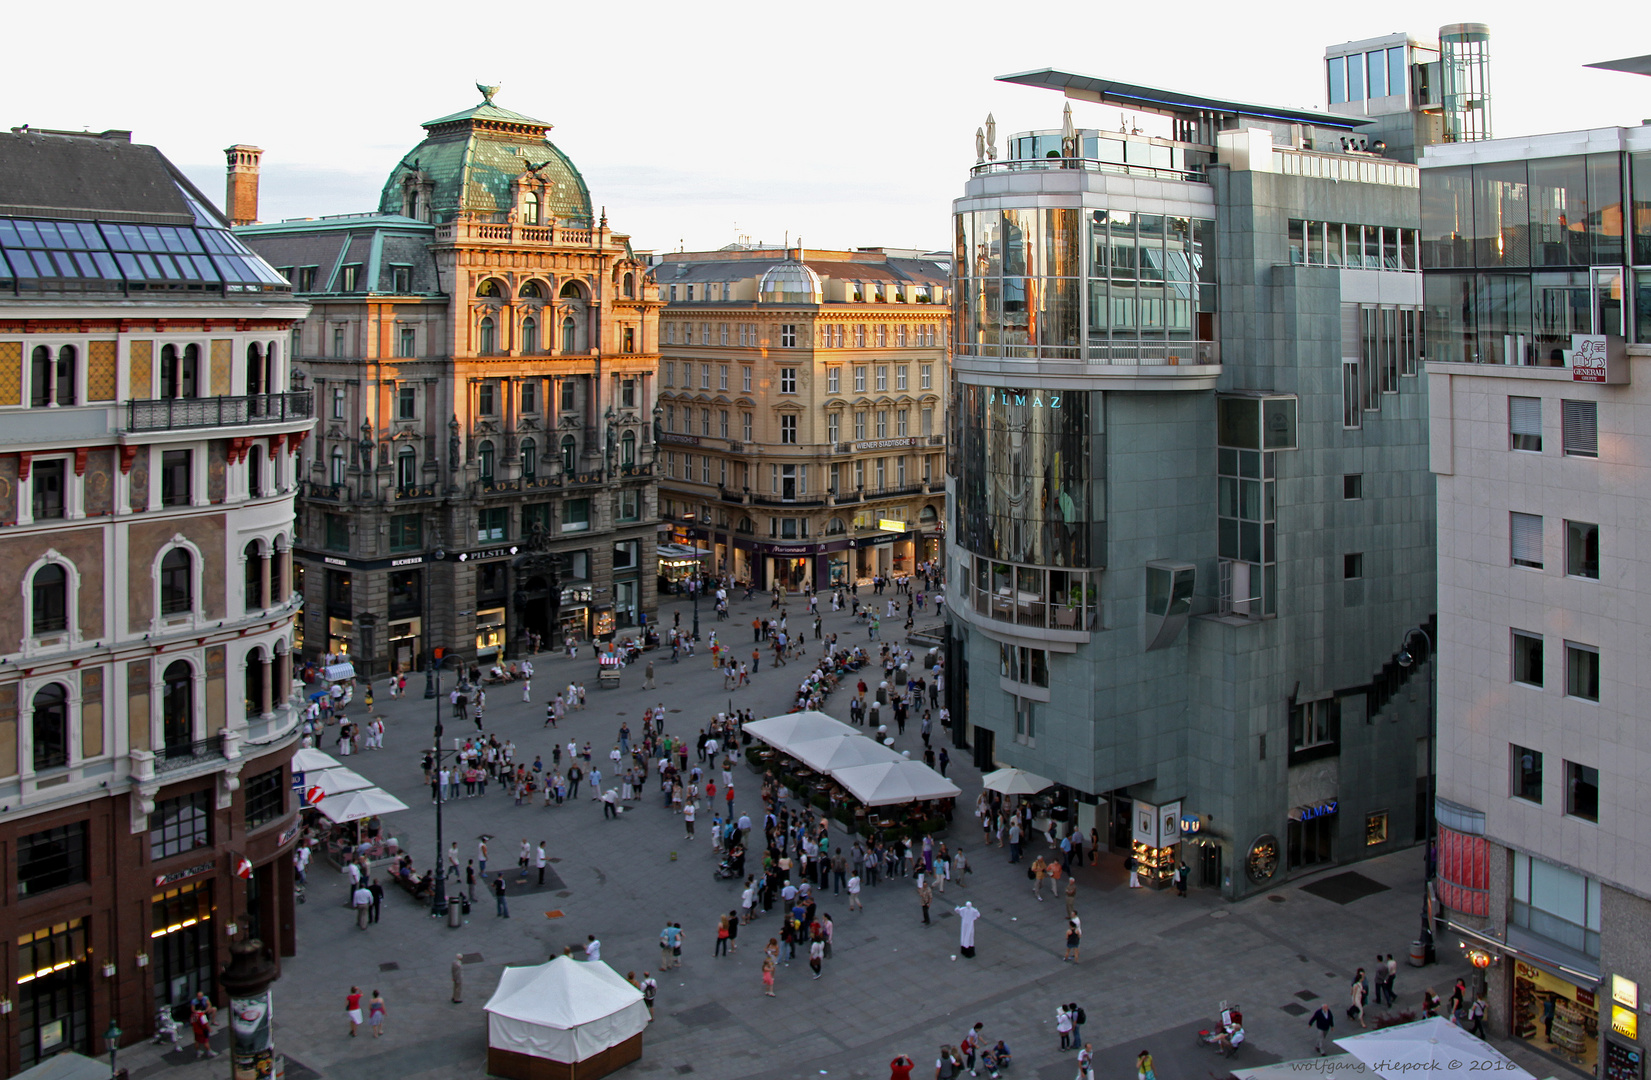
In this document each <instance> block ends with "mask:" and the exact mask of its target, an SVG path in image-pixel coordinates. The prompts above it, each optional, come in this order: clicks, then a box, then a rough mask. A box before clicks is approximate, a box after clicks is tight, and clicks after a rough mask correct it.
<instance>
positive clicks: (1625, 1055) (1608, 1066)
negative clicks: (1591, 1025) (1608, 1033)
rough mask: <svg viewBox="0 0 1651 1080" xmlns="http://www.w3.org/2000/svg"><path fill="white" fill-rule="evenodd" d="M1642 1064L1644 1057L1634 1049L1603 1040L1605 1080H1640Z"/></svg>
mask: <svg viewBox="0 0 1651 1080" xmlns="http://www.w3.org/2000/svg"><path fill="white" fill-rule="evenodd" d="M1644 1064H1645V1061H1644V1055H1642V1054H1641V1053H1640V1052H1639V1051H1638V1050H1636V1049H1635V1048H1633V1047H1631V1046H1623V1045H1622V1044H1621V1043H1619V1042H1617V1041H1616V1040H1615V1039H1606V1040H1605V1080H1640V1077H1642V1076H1644V1075H1645V1073H1644V1071H1643V1066H1644Z"/></svg>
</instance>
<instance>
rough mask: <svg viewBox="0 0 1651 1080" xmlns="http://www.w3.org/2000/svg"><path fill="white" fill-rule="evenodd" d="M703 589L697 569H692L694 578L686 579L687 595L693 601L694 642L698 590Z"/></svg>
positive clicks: (697, 618) (696, 635)
mask: <svg viewBox="0 0 1651 1080" xmlns="http://www.w3.org/2000/svg"><path fill="white" fill-rule="evenodd" d="M704 587H705V582H704V580H703V579H702V578H701V577H700V572H699V568H698V567H695V568H694V576H693V577H691V578H689V579H688V595H689V596H690V597H692V598H693V601H694V640H695V641H698V640H699V590H700V589H702V588H704Z"/></svg>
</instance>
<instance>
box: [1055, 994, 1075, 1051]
mask: <svg viewBox="0 0 1651 1080" xmlns="http://www.w3.org/2000/svg"><path fill="white" fill-rule="evenodd" d="M1055 1033H1056V1034H1058V1035H1059V1036H1060V1037H1061V1050H1062V1051H1063V1052H1064V1051H1066V1050H1070V1049H1072V1014H1071V1013H1070V1012H1068V1011H1067V1009H1066V1006H1065V1005H1056V1006H1055Z"/></svg>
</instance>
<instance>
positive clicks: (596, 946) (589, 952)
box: [585, 923, 682, 962]
mask: <svg viewBox="0 0 1651 1080" xmlns="http://www.w3.org/2000/svg"><path fill="white" fill-rule="evenodd" d="M673 925H675V926H676V929H677V941H678V942H680V941H681V940H682V925H681V924H680V923H675V924H673ZM600 959H602V943H601V942H600V941H598V940H596V935H595V934H586V935H585V960H586V961H587V962H589V961H595V960H600Z"/></svg>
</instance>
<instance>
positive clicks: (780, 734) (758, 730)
mask: <svg viewBox="0 0 1651 1080" xmlns="http://www.w3.org/2000/svg"><path fill="white" fill-rule="evenodd" d="M745 730H746V731H749V732H750V733H751V735H752V736H753V737H754V738H757V739H760V740H762V741H763V742H765V743H767V744H768V745H769V746H772V747H773V748H774V749H776V750H784V749H786V748H787V747H788V746H791V745H793V744H796V743H801V742H807V741H808V740H810V739H825V738H829V737H831V736H833V735H858V734H860V732H858V731H856V730H855V729H854V728H851V727H849V726H848V725H847V724H845V723H843V722H842V721H841V720H833V719H832V718H831V717H829V716H827V715H826V714H825V713H823V712H818V711H816V710H812V709H810V710H806V711H804V712H794V713H785V714H783V715H781V716H770V717H768V718H767V719H766V720H752V721H750V722H749V723H747V724H746V725H745Z"/></svg>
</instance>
